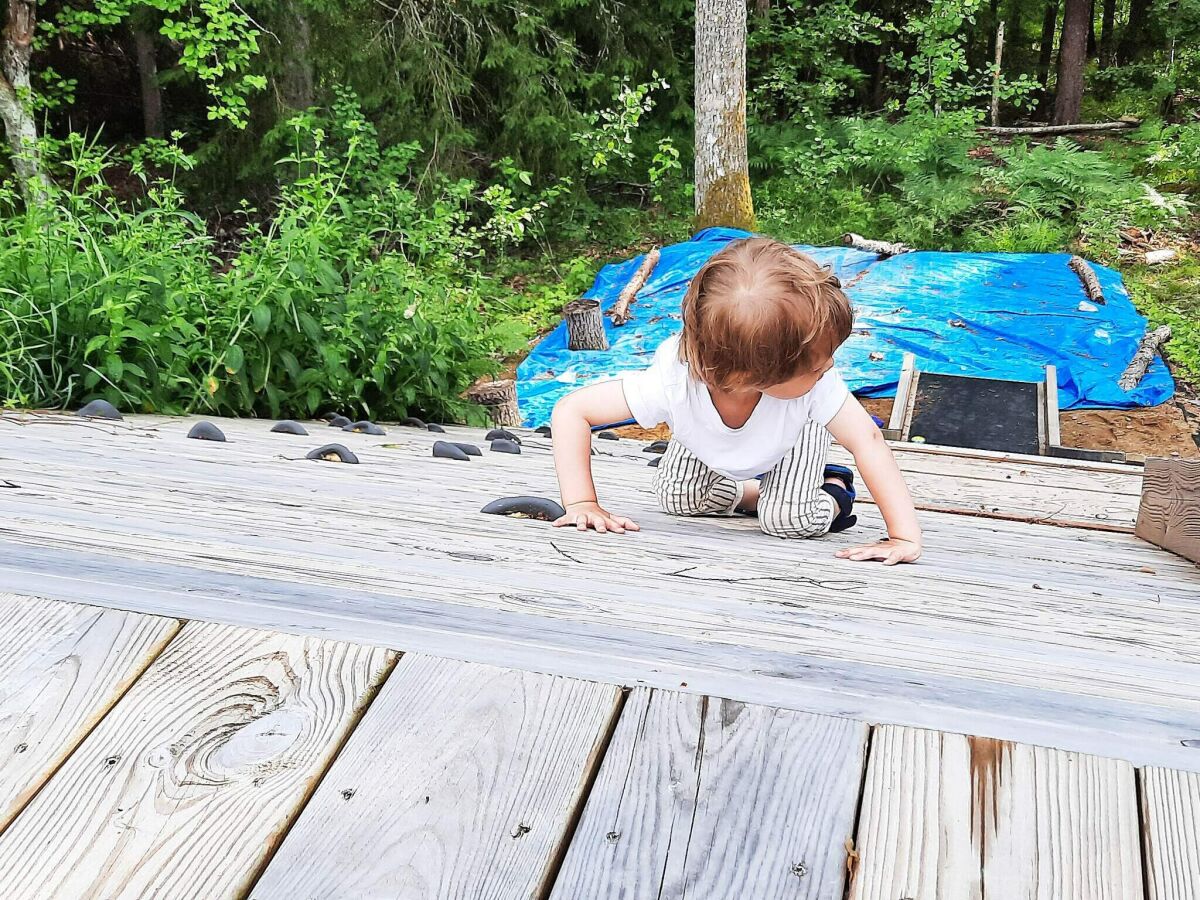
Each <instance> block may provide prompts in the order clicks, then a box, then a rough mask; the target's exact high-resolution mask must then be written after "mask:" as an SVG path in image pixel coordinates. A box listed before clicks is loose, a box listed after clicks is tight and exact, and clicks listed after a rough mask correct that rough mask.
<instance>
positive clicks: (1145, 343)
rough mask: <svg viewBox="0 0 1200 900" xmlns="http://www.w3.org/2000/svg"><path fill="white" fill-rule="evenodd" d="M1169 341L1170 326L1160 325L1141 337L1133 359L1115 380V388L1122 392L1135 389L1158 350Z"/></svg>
mask: <svg viewBox="0 0 1200 900" xmlns="http://www.w3.org/2000/svg"><path fill="white" fill-rule="evenodd" d="M1170 339H1171V326H1170V325H1160V326H1159V327H1158V328H1155V329H1154V330H1153V331H1147V332H1146V333H1145V334H1144V335H1142V339H1141V340H1140V341H1138V348H1137V352H1136V353H1135V354H1133V359H1131V360H1129V365H1127V366H1126V367H1125V371H1124V372H1122V373H1121V377H1120V378H1118V379H1117V387H1119V388H1120V389H1121V390H1123V391H1132V390H1133V389H1134V388H1135V387H1137V386H1138V385H1139V384H1140V383H1141V380H1142V379H1143V378H1145V377H1146V370H1147V369H1149V368H1150V363H1152V362H1153V361H1154V357H1155V355H1156V354H1157V353H1158V349H1159V348H1160V347H1161V346H1162V345H1163V344H1165V343H1166V342H1167V341H1169V340H1170Z"/></svg>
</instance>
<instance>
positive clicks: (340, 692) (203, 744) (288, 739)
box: [0, 622, 394, 900]
mask: <svg viewBox="0 0 1200 900" xmlns="http://www.w3.org/2000/svg"><path fill="white" fill-rule="evenodd" d="M393 656H394V654H391V653H390V652H389V651H386V650H379V649H375V648H371V647H363V646H355V645H349V644H344V643H340V642H335V641H322V640H317V639H315V638H298V637H291V636H288V635H281V634H271V633H268V632H259V631H248V630H245V629H240V628H231V627H229V626H224V625H211V624H202V623H196V622H192V623H189V624H188V625H186V626H184V628H183V630H182V631H181V632H180V634H179V636H178V637H177V638H176V639H175V640H174V641H173V642H172V643H171V645H170V646H169V647H168V648H167V649H166V650H165V651H164V652H163V654H162V655H161V656H160V657H159V658H158V660H157V661H156V662H155V663H154V664H153V665H152V666H151V667H150V668H149V669H148V670H147V671H146V673H145V674H144V675H143V676H142V677H141V679H140V680H139V681H138V682H137V683H136V684H134V686H133V687H132V688H130V690H129V692H128V693H127V694H126V695H125V697H124V698H123V699H122V700H121V701H120V702H119V703H118V704H117V705H116V706H115V707H114V708H113V709H112V710H111V711H110V712H109V714H108V715H107V716H106V717H105V718H104V720H103V721H101V722H100V724H99V725H98V726H97V727H96V728H95V730H94V731H93V732H92V733H91V734H90V735H89V736H88V737H87V739H86V740H85V741H84V742H83V743H82V744H81V745H80V747H79V749H78V750H76V752H75V753H74V754H73V755H72V756H71V757H70V758H69V759H68V760H67V761H66V763H65V764H64V765H63V766H62V768H61V769H60V770H59V771H58V772H57V774H55V775H54V777H53V778H51V779H50V781H49V782H48V783H47V784H46V786H45V787H44V788H43V789H42V790H41V791H40V792H39V793H38V794H37V796H36V797H34V798H33V800H32V801H31V802H30V803H29V805H28V806H27V807H26V809H25V811H24V812H23V813H22V814H21V815H20V816H19V817H18V818H17V819H16V821H15V822H13V824H12V825H11V826H10V827H9V828H8V830H7V831H6V832H5V833H4V834H3V835H0V884H3V885H4V890H3V894H4V898H5V900H21V898H28V900H51V898H62V900H79V898H81V897H103V898H105V900H116V898H128V900H141V898H147V897H171V898H183V897H195V898H197V900H219V898H225V897H231V898H232V897H241V896H243V895H244V892H245V890H246V889H247V888H248V887H249V886H250V884H252V883H253V880H254V877H255V875H256V874H257V873H258V872H259V871H260V869H261V867H262V865H263V863H264V861H265V860H266V859H267V858H268V857H269V856H270V854H271V852H272V850H273V849H274V847H275V845H276V844H277V843H278V841H279V840H280V838H281V837H282V835H283V833H284V832H285V830H286V829H287V826H288V824H289V822H290V821H291V820H292V819H293V818H294V816H295V813H296V811H297V810H298V808H299V807H300V806H301V805H302V804H303V803H304V801H305V799H306V798H307V797H308V795H309V793H310V792H311V791H312V789H313V786H314V785H315V783H316V781H317V780H318V779H319V778H320V776H321V774H322V773H323V772H324V770H325V768H326V767H327V766H328V764H329V762H330V760H331V759H332V757H333V755H334V754H335V753H336V752H337V750H338V747H339V746H340V745H341V742H342V740H343V739H344V737H345V735H346V733H347V731H348V730H349V729H350V728H351V727H352V726H353V724H354V722H355V720H356V718H357V717H358V715H359V713H360V712H361V710H362V708H363V705H364V704H365V703H366V701H367V699H368V698H369V696H370V694H371V692H372V690H373V688H374V686H375V685H376V684H377V683H378V682H379V680H380V679H381V678H382V677H383V675H384V674H385V673H386V670H387V668H388V666H389V664H390V660H391V659H392V658H393Z"/></svg>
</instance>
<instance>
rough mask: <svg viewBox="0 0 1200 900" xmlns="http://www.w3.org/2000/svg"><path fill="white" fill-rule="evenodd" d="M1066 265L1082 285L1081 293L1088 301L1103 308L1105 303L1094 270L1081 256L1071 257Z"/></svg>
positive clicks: (1102, 291)
mask: <svg viewBox="0 0 1200 900" xmlns="http://www.w3.org/2000/svg"><path fill="white" fill-rule="evenodd" d="M1067 265H1068V266H1070V268H1071V271H1072V272H1074V273H1075V274H1076V275H1078V276H1079V282H1080V284H1082V285H1083V291H1084V293H1085V294H1087V297H1088V299H1089V300H1091V301H1092V302H1093V303H1099V304H1100V305H1101V306H1103V305H1104V304H1105V302H1106V301H1105V299H1104V289H1103V288H1102V287H1100V279H1098V278H1097V277H1096V270H1095V269H1093V268H1092V267H1091V266H1090V265H1089V264H1088V261H1087V260H1086V259H1084V258H1083V257H1082V256H1072V257H1071V259H1070V260H1069V261H1068V262H1067Z"/></svg>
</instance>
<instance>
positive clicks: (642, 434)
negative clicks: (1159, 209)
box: [617, 395, 1200, 461]
mask: <svg viewBox="0 0 1200 900" xmlns="http://www.w3.org/2000/svg"><path fill="white" fill-rule="evenodd" d="M863 406H865V407H866V408H867V409H868V410H869V411H870V412H871V413H872V414H874V415H876V416H879V418H881V419H883V420H884V421H885V422H886V421H887V418H888V416H889V415H890V414H891V411H892V401H891V400H890V399H885V400H864V401H863ZM1059 422H1060V426H1061V430H1062V442H1063V444H1064V445H1065V446H1067V447H1081V448H1084V449H1087V450H1123V451H1124V452H1125V453H1126V454H1127V456H1128V458H1129V459H1130V460H1131V461H1138V460H1143V459H1145V458H1146V457H1147V456H1182V457H1191V458H1197V459H1200V399H1193V398H1189V397H1184V396H1182V395H1177V396H1176V397H1175V398H1174V399H1172V400H1170V401H1169V402H1167V403H1164V404H1162V405H1161V406H1155V407H1152V408H1151V409H1133V410H1117V409H1093V410H1081V411H1069V412H1064V413H1062V414H1061V416H1060V417H1059ZM617 431H618V433H620V434H623V435H626V436H627V437H637V438H643V439H646V440H657V439H659V438H667V437H670V436H671V432H670V429H668V428H667V427H666V426H665V425H662V426H659V427H658V428H655V429H652V430H647V429H645V428H638V427H637V426H633V425H631V426H629V427H626V428H619V429H617Z"/></svg>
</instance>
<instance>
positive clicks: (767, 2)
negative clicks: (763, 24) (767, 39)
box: [754, 0, 771, 18]
mask: <svg viewBox="0 0 1200 900" xmlns="http://www.w3.org/2000/svg"><path fill="white" fill-rule="evenodd" d="M754 12H755V14H756V15H758V16H760V17H763V18H765V17H766V16H769V15H770V14H771V0H754Z"/></svg>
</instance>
